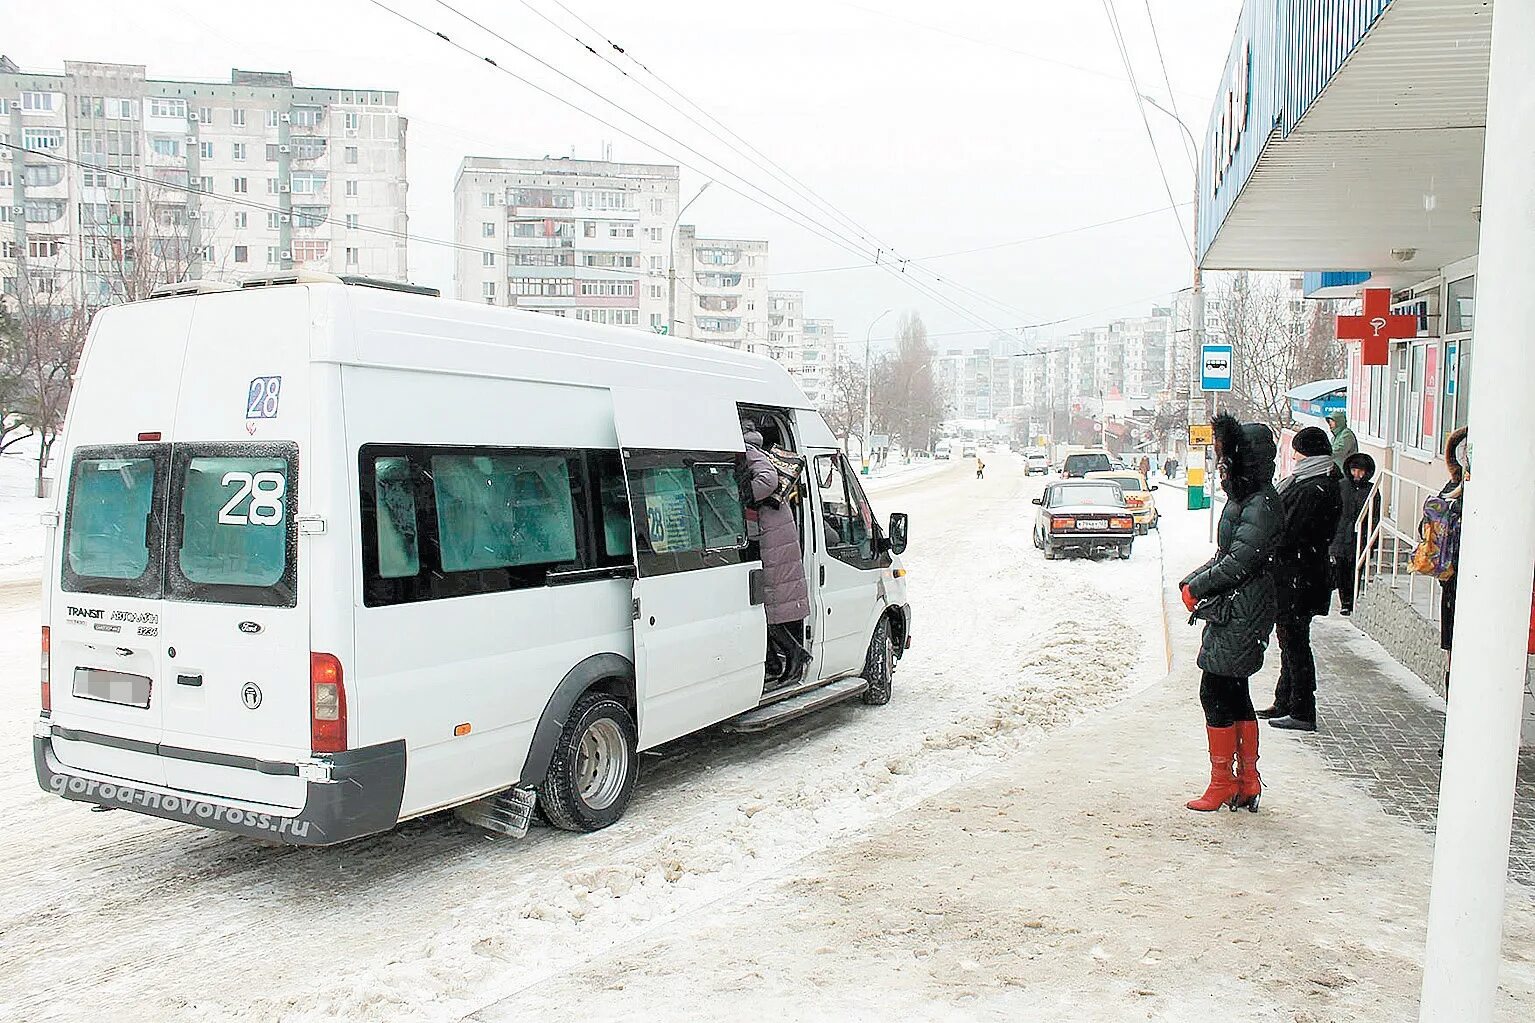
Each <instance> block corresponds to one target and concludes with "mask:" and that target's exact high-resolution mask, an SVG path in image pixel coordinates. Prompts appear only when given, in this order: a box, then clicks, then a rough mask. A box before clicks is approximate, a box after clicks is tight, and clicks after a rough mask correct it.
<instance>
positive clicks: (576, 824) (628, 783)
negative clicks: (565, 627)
mask: <svg viewBox="0 0 1535 1023" xmlns="http://www.w3.org/2000/svg"><path fill="white" fill-rule="evenodd" d="M638 741H639V740H638V730H637V729H636V728H635V726H634V717H633V716H632V715H631V714H630V713H629V709H628V708H627V707H625V706H624V705H623V704H622V703H619V702H618V701H617V700H615V699H614V698H613V697H612V696H610V695H609V694H607V693H600V692H591V693H586V694H585V695H583V696H582V697H581V698H580V699H579V700H577V701H576V703H575V706H573V707H571V708H570V716H569V717H568V718H567V719H566V722H565V729H564V731H562V732H561V733H560V738H559V742H558V744H557V745H556V746H555V749H554V758H553V759H552V760H551V761H550V762H549V773H548V774H547V775H546V776H545V777H544V783H543V785H541V786H539V789H538V803H539V807H540V808H541V809H542V810H543V811H544V816H545V817H547V818H549V823H550V824H553V825H554V826H555V827H557V828H563V829H564V830H566V831H597V830H600V829H602V828H605V827H607V826H608V825H609V824H612V823H614V822H615V821H617V820H618V819H619V818H620V817H622V816H623V815H624V810H626V809H627V808H628V806H629V799H630V797H631V796H633V795H634V779H635V776H636V775H637V774H638V773H639V766H640V758H639V751H638V749H637V746H638Z"/></svg>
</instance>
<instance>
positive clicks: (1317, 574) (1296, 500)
mask: <svg viewBox="0 0 1535 1023" xmlns="http://www.w3.org/2000/svg"><path fill="white" fill-rule="evenodd" d="M1290 446H1291V447H1292V448H1294V449H1295V453H1296V454H1297V455H1299V456H1300V461H1299V462H1297V463H1296V464H1295V471H1294V472H1292V473H1290V475H1288V476H1286V477H1285V478H1284V479H1282V480H1280V481H1279V486H1278V492H1279V499H1280V501H1281V503H1283V505H1284V514H1285V523H1284V533H1283V534H1282V535H1281V536H1280V538H1279V543H1278V545H1276V546H1275V548H1274V585H1275V587H1276V590H1277V596H1278V598H1279V616H1278V618H1277V620H1276V622H1275V625H1274V636H1275V638H1276V639H1277V640H1278V641H1279V685H1278V686H1277V687H1276V688H1275V690H1274V704H1273V706H1271V707H1269V708H1268V709H1267V710H1260V711H1259V712H1258V716H1259V717H1260V718H1268V719H1269V724H1270V725H1272V726H1273V727H1275V728H1290V729H1296V730H1299V731H1304V732H1314V731H1316V658H1315V657H1314V656H1312V653H1311V619H1312V618H1315V617H1316V616H1318V615H1325V614H1326V613H1327V609H1328V607H1329V606H1330V605H1331V604H1332V566H1331V564H1330V563H1329V561H1328V551H1329V550H1330V549H1331V547H1332V542H1333V539H1334V537H1335V536H1336V535H1337V532H1338V518H1339V515H1340V512H1341V509H1342V506H1343V491H1342V489H1341V488H1342V485H1343V475H1342V473H1340V472H1339V471H1338V465H1337V463H1336V462H1334V461H1333V457H1332V443H1331V441H1330V440H1329V439H1328V437H1327V434H1326V433H1325V432H1324V431H1322V430H1321V429H1318V428H1317V427H1315V426H1308V427H1306V428H1305V429H1304V430H1302V431H1300V432H1299V433H1297V434H1296V435H1295V439H1294V440H1292V441H1291V442H1290Z"/></svg>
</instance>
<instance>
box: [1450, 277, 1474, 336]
mask: <svg viewBox="0 0 1535 1023" xmlns="http://www.w3.org/2000/svg"><path fill="white" fill-rule="evenodd" d="M1475 321H1476V278H1475V277H1462V278H1461V279H1460V280H1458V281H1451V282H1450V286H1449V288H1448V290H1447V293H1446V295H1445V310H1444V329H1445V333H1446V334H1460V333H1462V332H1464V331H1468V330H1471V329H1472V328H1473V326H1474V324H1475Z"/></svg>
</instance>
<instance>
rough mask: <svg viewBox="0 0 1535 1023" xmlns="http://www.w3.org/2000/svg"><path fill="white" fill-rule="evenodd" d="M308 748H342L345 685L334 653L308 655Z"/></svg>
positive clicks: (326, 750) (337, 750) (336, 750)
mask: <svg viewBox="0 0 1535 1023" xmlns="http://www.w3.org/2000/svg"><path fill="white" fill-rule="evenodd" d="M309 748H310V749H311V750H313V751H314V752H316V753H340V752H341V751H342V750H344V749H346V686H345V685H344V684H343V682H342V679H341V660H340V658H338V657H336V655H335V654H317V653H311V654H310V655H309Z"/></svg>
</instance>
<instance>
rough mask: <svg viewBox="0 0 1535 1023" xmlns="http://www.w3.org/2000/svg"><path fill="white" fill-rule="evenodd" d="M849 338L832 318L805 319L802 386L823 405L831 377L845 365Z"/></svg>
mask: <svg viewBox="0 0 1535 1023" xmlns="http://www.w3.org/2000/svg"><path fill="white" fill-rule="evenodd" d="M845 342H846V338H845V337H844V336H843V335H839V334H838V333H837V325H836V323H835V322H834V321H832V320H828V319H808V320H806V321H805V327H804V331H803V341H802V344H801V348H800V357H799V364H800V369H799V385H800V387H801V389H803V390H804V392H805V396H806V397H807V398H809V399H810V400H811V401H812V402H814V403H815V404H817V405H819V404H821V402H822V401H824V400H826V398H827V397H828V395H827V389H828V388H829V387H830V386H831V376H832V374H833V373H835V372H836V371H837V369H838V368H839V367H840V366H841V365H842V360H843V358H844V357H845V352H846V344H845Z"/></svg>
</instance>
